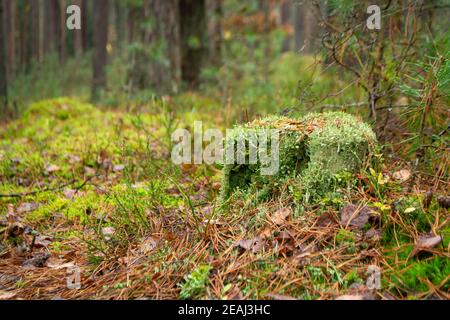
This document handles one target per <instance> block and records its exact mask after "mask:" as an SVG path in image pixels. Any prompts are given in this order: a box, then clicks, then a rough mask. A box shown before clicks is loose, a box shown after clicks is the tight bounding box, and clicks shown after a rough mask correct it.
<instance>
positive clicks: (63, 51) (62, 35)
mask: <svg viewBox="0 0 450 320" xmlns="http://www.w3.org/2000/svg"><path fill="white" fill-rule="evenodd" d="M58 9H59V11H58V12H59V14H58V16H59V30H60V31H59V39H58V51H59V61H60V63H61V64H65V63H66V57H67V48H66V0H59V2H58Z"/></svg>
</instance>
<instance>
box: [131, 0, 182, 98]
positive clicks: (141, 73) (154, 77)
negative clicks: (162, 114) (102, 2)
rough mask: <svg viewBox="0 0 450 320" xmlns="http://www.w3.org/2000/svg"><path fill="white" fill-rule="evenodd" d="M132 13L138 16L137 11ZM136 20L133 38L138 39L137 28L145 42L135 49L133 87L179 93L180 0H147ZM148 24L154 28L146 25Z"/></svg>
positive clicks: (138, 44)
mask: <svg viewBox="0 0 450 320" xmlns="http://www.w3.org/2000/svg"><path fill="white" fill-rule="evenodd" d="M141 11H142V10H141ZM132 14H133V15H134V16H136V12H134V13H132ZM133 21H134V22H133V24H131V25H130V31H132V32H133V34H132V37H133V38H135V42H136V41H137V39H136V36H137V35H136V34H135V29H136V30H137V31H138V32H139V35H140V40H141V41H140V43H137V45H135V46H133V49H132V59H131V60H132V61H131V70H130V74H129V87H130V89H131V90H133V89H137V90H142V89H152V90H154V91H155V92H157V93H158V94H170V93H174V92H176V91H177V90H178V85H179V83H180V79H181V57H180V29H179V11H178V0H146V1H145V2H144V10H143V16H142V17H140V18H139V19H133ZM149 22H151V24H150V23H149ZM135 23H136V24H139V27H140V28H139V29H138V28H136V27H137V26H135V25H134V24H135ZM148 25H151V28H149V27H145V26H148Z"/></svg>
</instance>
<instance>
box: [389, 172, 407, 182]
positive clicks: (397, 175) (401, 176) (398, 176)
mask: <svg viewBox="0 0 450 320" xmlns="http://www.w3.org/2000/svg"><path fill="white" fill-rule="evenodd" d="M392 176H393V177H394V179H395V180H397V181H399V182H405V181H408V180H409V178H411V171H409V170H408V169H402V170H399V171H396V172H394V174H393V175H392Z"/></svg>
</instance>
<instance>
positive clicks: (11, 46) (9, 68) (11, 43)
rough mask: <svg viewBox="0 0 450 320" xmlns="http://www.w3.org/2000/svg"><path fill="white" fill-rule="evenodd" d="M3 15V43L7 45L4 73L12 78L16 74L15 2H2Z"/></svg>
mask: <svg viewBox="0 0 450 320" xmlns="http://www.w3.org/2000/svg"><path fill="white" fill-rule="evenodd" d="M2 1H3V5H4V15H5V17H4V18H5V26H4V27H5V35H4V36H5V41H6V42H7V44H8V50H7V57H8V63H7V65H6V72H7V73H8V75H9V76H10V78H13V77H14V75H15V73H16V2H15V1H13V0H2Z"/></svg>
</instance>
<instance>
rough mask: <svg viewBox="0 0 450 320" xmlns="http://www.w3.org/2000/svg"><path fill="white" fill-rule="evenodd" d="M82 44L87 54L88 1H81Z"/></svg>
mask: <svg viewBox="0 0 450 320" xmlns="http://www.w3.org/2000/svg"><path fill="white" fill-rule="evenodd" d="M80 9H81V30H80V31H81V44H82V48H83V52H85V51H86V50H87V49H88V47H89V44H88V4H87V0H81V7H80Z"/></svg>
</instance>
